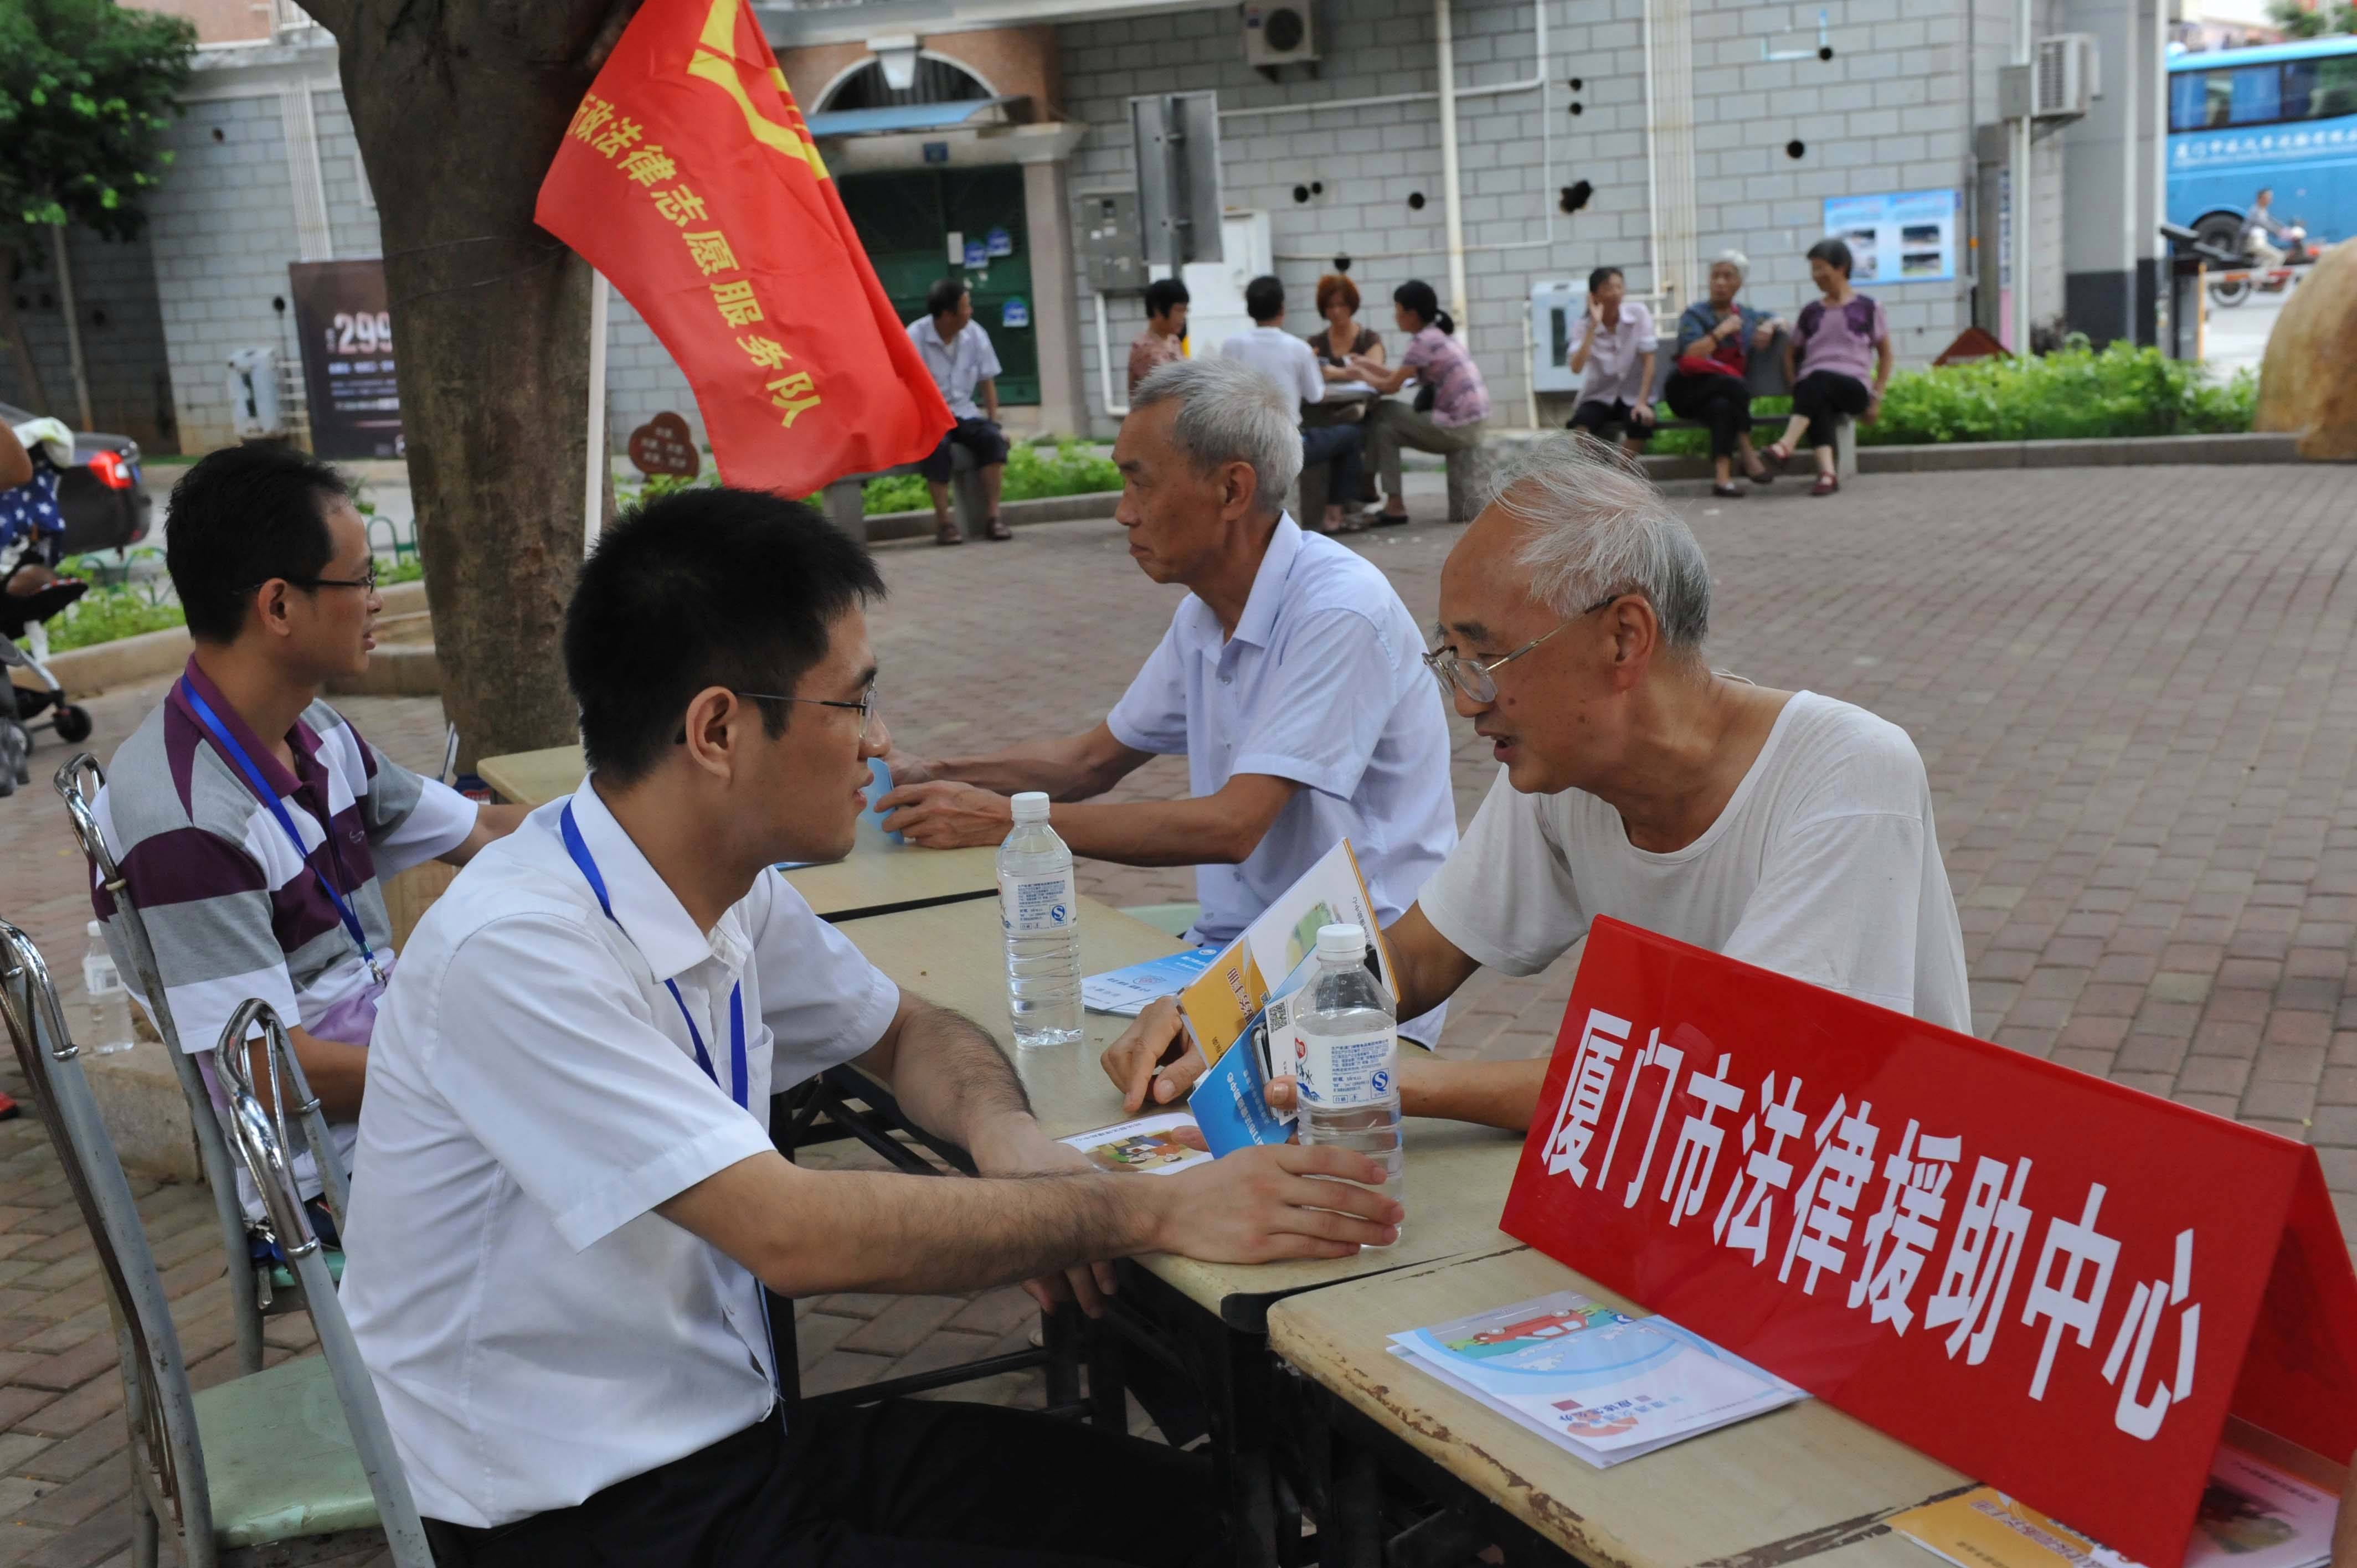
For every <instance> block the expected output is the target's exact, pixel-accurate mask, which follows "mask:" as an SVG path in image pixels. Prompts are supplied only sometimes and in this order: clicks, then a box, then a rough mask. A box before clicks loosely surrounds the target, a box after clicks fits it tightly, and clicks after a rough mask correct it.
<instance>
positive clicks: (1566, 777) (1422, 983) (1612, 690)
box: [1105, 436, 1972, 1127]
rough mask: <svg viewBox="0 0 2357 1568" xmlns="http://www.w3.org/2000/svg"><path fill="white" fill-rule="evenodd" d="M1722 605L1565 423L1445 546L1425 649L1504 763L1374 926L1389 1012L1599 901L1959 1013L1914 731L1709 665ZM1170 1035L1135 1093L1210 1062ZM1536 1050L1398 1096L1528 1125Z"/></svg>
mask: <svg viewBox="0 0 2357 1568" xmlns="http://www.w3.org/2000/svg"><path fill="white" fill-rule="evenodd" d="M1709 625H1710V572H1709V568H1708V566H1707V565H1706V563H1705V562H1704V560H1703V555H1702V550H1701V547H1700V546H1699V545H1697V544H1696V543H1695V540H1694V536H1693V535H1692V534H1691V533H1689V532H1687V531H1686V528H1685V525H1684V523H1683V522H1681V521H1679V520H1678V518H1677V515H1676V514H1675V513H1674V512H1673V511H1672V510H1670V508H1669V506H1668V504H1667V503H1666V502H1665V501H1664V500H1663V499H1662V496H1661V494H1660V492H1659V491H1657V490H1655V489H1653V487H1652V485H1651V484H1650V483H1648V482H1647V481H1646V480H1645V479H1644V478H1643V477H1642V476H1641V475H1639V474H1638V473H1636V472H1635V471H1634V470H1632V469H1631V468H1629V467H1625V466H1623V464H1622V463H1621V462H1620V460H1619V459H1618V458H1616V457H1615V456H1612V455H1611V454H1610V453H1609V452H1608V451H1606V450H1605V449H1604V448H1603V447H1601V446H1598V445H1597V444H1595V443H1593V442H1591V441H1587V440H1586V439H1584V438H1582V437H1577V436H1561V437H1557V438H1555V440H1552V441H1549V442H1546V443H1544V444H1542V445H1540V446H1536V447H1534V448H1533V449H1532V450H1531V451H1530V452H1528V453H1527V454H1526V455H1524V456H1521V457H1519V458H1517V459H1516V460H1514V462H1513V463H1512V466H1510V467H1509V468H1508V470H1507V472H1506V474H1505V475H1504V477H1503V479H1502V482H1501V485H1500V488H1499V490H1498V496H1497V499H1495V500H1493V501H1492V502H1491V505H1490V507H1489V508H1488V510H1485V511H1483V512H1482V513H1481V515H1480V517H1479V518H1477V519H1475V520H1474V522H1473V524H1472V526H1471V527H1469V529H1468V530H1467V531H1466V532H1465V536H1464V537H1463V538H1462V539H1461V540H1459V541H1458V544H1457V547H1456V549H1455V550H1453V551H1452V552H1450V553H1449V557H1448V564H1447V565H1446V566H1445V567H1444V568H1443V569H1442V573H1441V579H1440V625H1439V628H1438V629H1437V642H1438V646H1437V648H1435V649H1434V650H1431V652H1430V653H1429V654H1428V656H1427V660H1426V661H1427V663H1428V664H1429V665H1430V667H1431V668H1432V670H1433V671H1434V673H1435V674H1436V675H1437V676H1438V677H1439V678H1440V679H1441V680H1442V681H1443V682H1445V683H1446V684H1447V686H1448V691H1449V693H1450V696H1451V698H1452V700H1453V701H1454V703H1455V704H1456V707H1457V711H1458V714H1460V715H1462V716H1463V717H1465V718H1467V719H1469V720H1470V721H1472V725H1473V728H1474V730H1475V732H1476V733H1478V734H1479V735H1480V736H1482V737H1483V738H1484V739H1486V740H1488V741H1489V742H1490V745H1491V751H1492V753H1493V755H1495V757H1497V760H1498V762H1499V764H1500V768H1499V772H1498V776H1497V779H1496V781H1495V782H1494V783H1493V784H1492V785H1491V789H1490V794H1489V798H1488V799H1487V800H1484V801H1483V802H1482V803H1481V809H1480V811H1479V812H1478V813H1476V815H1475V817H1474V819H1473V825H1472V826H1471V827H1470V828H1469V829H1467V830H1466V833H1465V842H1464V843H1461V844H1459V845H1458V849H1457V852H1456V853H1455V854H1452V855H1450V856H1449V858H1448V864H1447V865H1444V866H1443V867H1442V868H1441V869H1440V872H1439V874H1438V875H1436V876H1435V877H1433V879H1432V880H1431V881H1430V882H1429V883H1427V884H1426V885H1425V886H1424V888H1423V890H1422V892H1421V893H1419V894H1418V895H1417V899H1416V903H1415V908H1411V909H1409V910H1408V911H1407V913H1406V914H1405V915H1404V916H1402V917H1401V918H1399V920H1398V921H1396V922H1395V923H1394V924H1392V925H1390V926H1388V927H1387V928H1386V929H1385V935H1386V936H1387V937H1388V938H1389V940H1390V944H1391V950H1392V958H1393V963H1394V972H1395V973H1396V975H1397V976H1398V979H1399V983H1400V993H1401V1002H1400V1010H1401V1012H1403V1013H1407V1012H1411V1011H1414V1010H1416V1009H1419V1008H1425V1007H1430V1006H1433V1005H1436V1004H1438V1003H1440V1002H1441V1001H1443V1000H1445V999H1446V998H1448V996H1449V995H1451V994H1453V993H1455V992H1456V990H1457V988H1458V986H1460V985H1462V984H1464V983H1465V982H1466V981H1467V980H1468V979H1469V978H1470V977H1471V976H1472V974H1473V972H1474V971H1476V970H1477V969H1480V968H1481V967H1483V966H1484V965H1487V966H1489V967H1491V968H1493V969H1498V970H1501V971H1503V972H1506V973H1508V974H1515V975H1529V974H1536V973H1537V972H1539V971H1541V970H1543V969H1544V968H1546V966H1547V965H1549V964H1550V963H1552V962H1554V961H1555V960H1556V959H1557V958H1559V957H1560V956H1562V955H1563V953H1564V952H1566V950H1568V949H1569V948H1570V947H1571V945H1572V944H1573V943H1574V942H1576V941H1578V940H1581V939H1582V938H1583V937H1584V936H1585V935H1586V934H1587V928H1588V923H1589V921H1591V920H1592V919H1594V918H1596V917H1597V916H1598V915H1609V916H1611V917H1612V918H1615V919H1620V920H1625V921H1627V922H1628V923H1630V924H1631V925H1634V926H1641V927H1642V928H1644V929H1648V930H1652V931H1658V932H1660V933H1662V934H1663V935H1664V936H1669V937H1674V938H1676V939H1678V940H1681V941H1685V942H1691V943H1693V944H1694V945H1695V946H1696V947H1703V948H1708V949H1711V950H1715V951H1717V952H1722V953H1725V954H1727V956H1728V957H1730V958H1738V959H1741V960H1743V961H1746V962H1748V963H1753V964H1757V965H1759V966H1760V967H1761V968H1763V969H1770V970H1774V971H1776V972H1779V973H1782V974H1788V975H1791V976H1792V977H1794V978H1795V979H1799V980H1805V981H1808V982H1810V983H1813V984H1817V985H1823V986H1825V987H1827V988H1828V989H1830V990H1834V991H1839V992H1842V993H1846V994H1847V995H1851V996H1856V997H1858V998H1860V999H1862V1000H1865V1001H1867V1002H1872V1003H1876V1004H1879V1005H1881V1006H1884V1007H1889V1008H1892V1009H1894V1010H1896V1011H1898V1012H1901V1013H1910V1014H1912V1015H1915V1016H1916V1017H1919V1018H1922V1019H1924V1020H1926V1021H1927V1022H1930V1023H1933V1024H1938V1025H1941V1026H1943V1027H1947V1028H1952V1029H1962V1030H1969V1029H1970V1028H1971V1027H1972V1008H1971V1005H1970V1004H1969V1001H1968V999H1967V996H1966V992H1965V984H1964V937H1963V932H1962V929H1961V928H1960V926H1959V924H1958V921H1957V918H1956V907H1955V900H1954V898H1953V896H1952V895H1951V894H1950V892H1949V889H1948V876H1947V872H1946V870H1945V868H1944V867H1943V865H1942V864H1941V861H1940V845H1939V841H1938V835H1937V833H1936V832H1935V831H1934V828H1933V823H1932V794H1931V787H1930V785H1929V783H1928V781H1927V780H1926V779H1925V777H1924V773H1923V763H1922V759H1921V757H1919V756H1918V755H1917V754H1916V750H1915V746H1914V743H1913V742H1912V741H1910V739H1909V738H1908V737H1907V734H1906V732H1905V731H1903V730H1901V729H1900V728H1899V727H1898V726H1897V725H1891V724H1889V723H1887V722H1885V721H1884V720H1882V719H1879V718H1877V717H1876V716H1875V715H1874V714H1869V713H1867V711H1866V710H1864V709H1863V708H1858V707H1854V706H1852V705H1850V704H1849V703H1842V702H1836V701H1835V700H1834V699H1832V698H1830V697H1823V696H1819V695H1817V694H1815V693H1810V692H1797V693H1796V692H1779V691H1771V690H1769V689H1767V688H1765V687H1760V686H1755V685H1753V684H1752V683H1751V682H1749V681H1746V680H1743V679H1742V678H1741V677H1739V676H1733V675H1727V674H1725V673H1722V672H1719V671H1714V670H1712V669H1711V667H1710V665H1709V663H1708V662H1707V660H1706V658H1705V656H1704V652H1703V643H1704V638H1705V636H1706V633H1707V632H1708V630H1709ZM1174 1036H1175V1020H1174V1019H1173V1018H1172V1016H1171V1015H1170V1014H1169V1011H1168V1007H1167V1006H1165V1005H1157V1008H1155V1009H1150V1010H1149V1011H1148V1013H1147V1014H1146V1015H1144V1016H1142V1017H1141V1018H1140V1019H1139V1021H1138V1024H1137V1026H1135V1028H1133V1029H1132V1030H1131V1031H1130V1032H1129V1033H1128V1034H1126V1035H1125V1036H1123V1038H1122V1039H1121V1040H1120V1041H1118V1042H1116V1043H1115V1044H1114V1047H1112V1048H1111V1049H1109V1050H1108V1051H1107V1052H1106V1053H1105V1069H1106V1070H1107V1072H1109V1073H1110V1074H1112V1075H1113V1078H1114V1081H1115V1082H1116V1083H1118V1084H1120V1085H1121V1086H1122V1088H1123V1090H1124V1092H1125V1094H1126V1096H1127V1097H1128V1100H1129V1102H1130V1103H1131V1104H1132V1105H1133V1106H1135V1105H1138V1104H1141V1103H1143V1102H1145V1101H1148V1100H1152V1101H1157V1102H1159V1101H1169V1100H1172V1099H1175V1098H1176V1097H1177V1096H1178V1094H1179V1092H1180V1091H1181V1090H1183V1089H1184V1088H1185V1086H1186V1085H1187V1084H1188V1083H1189V1082H1190V1081H1191V1079H1193V1077H1194V1076H1195V1074H1196V1073H1198V1072H1200V1064H1199V1063H1196V1062H1194V1061H1192V1060H1191V1059H1190V1060H1188V1061H1170V1062H1165V1060H1164V1058H1165V1057H1167V1056H1175V1055H1176V1052H1175V1051H1174V1049H1173V1046H1174V1043H1175V1041H1174ZM1545 1069H1546V1063H1545V1062H1544V1060H1537V1061H1527V1062H1455V1061H1448V1062H1444V1061H1433V1060H1426V1059H1422V1058H1417V1059H1412V1060H1411V1059H1403V1060H1402V1062H1401V1072H1400V1088H1401V1094H1402V1097H1403V1102H1404V1103H1405V1107H1406V1109H1407V1110H1408V1111H1409V1112H1411V1113H1413V1114H1420V1115H1439V1116H1455V1117H1459V1118H1461V1119H1464V1120H1468V1121H1479V1122H1491V1123H1493V1124H1496V1125H1501V1126H1510V1127H1520V1126H1523V1125H1526V1124H1527V1122H1528V1121H1529V1118H1530V1115H1531V1110H1532V1106H1533V1104H1534V1102H1535V1101H1536V1099H1537V1095H1538V1090H1539V1086H1540V1083H1541V1082H1542V1080H1543V1079H1544V1077H1545ZM1289 1092H1290V1086H1286V1090H1284V1091H1283V1093H1284V1094H1289ZM1281 1097H1282V1096H1280V1098H1281Z"/></svg>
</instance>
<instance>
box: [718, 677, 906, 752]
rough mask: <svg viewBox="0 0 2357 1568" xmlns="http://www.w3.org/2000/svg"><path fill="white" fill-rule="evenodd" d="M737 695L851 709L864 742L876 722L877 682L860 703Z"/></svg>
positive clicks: (768, 694) (869, 684)
mask: <svg viewBox="0 0 2357 1568" xmlns="http://www.w3.org/2000/svg"><path fill="white" fill-rule="evenodd" d="M737 695H738V696H740V697H750V698H752V699H753V700H754V701H755V702H757V703H809V704H810V705H811V706H813V707H814V708H849V709H851V710H852V711H853V712H855V713H856V714H858V715H859V738H860V739H862V740H866V738H867V729H868V726H869V725H873V724H874V723H875V722H876V709H877V697H876V682H873V681H870V682H867V690H866V691H865V692H862V693H859V701H857V702H856V703H846V702H843V701H841V700H839V699H837V698H834V697H788V696H784V695H782V694H780V693H776V692H738V693H737ZM680 738H681V739H682V740H685V739H686V738H687V737H686V736H684V735H683V736H681V737H680Z"/></svg>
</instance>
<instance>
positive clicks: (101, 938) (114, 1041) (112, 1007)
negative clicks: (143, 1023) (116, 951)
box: [81, 920, 131, 1057]
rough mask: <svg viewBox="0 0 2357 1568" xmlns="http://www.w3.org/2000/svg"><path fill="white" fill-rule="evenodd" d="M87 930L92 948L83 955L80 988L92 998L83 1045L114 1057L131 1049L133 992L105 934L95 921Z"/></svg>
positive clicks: (94, 1051)
mask: <svg viewBox="0 0 2357 1568" xmlns="http://www.w3.org/2000/svg"><path fill="white" fill-rule="evenodd" d="M88 929H89V934H90V947H89V949H88V950H86V951H85V952H83V954H82V955H81V989H82V993H83V994H84V995H85V996H87V997H89V998H90V1033H89V1034H88V1035H86V1036H83V1042H84V1048H85V1049H87V1050H89V1051H90V1052H91V1054H92V1055H95V1056H102V1057H111V1056H113V1054H114V1053H115V1052H117V1051H127V1050H129V1049H130V1048H131V993H130V992H129V991H128V990H126V989H124V984H123V976H122V974H121V973H120V972H117V970H116V969H115V967H114V955H113V953H111V952H109V951H108V950H107V948H106V933H105V932H103V931H102V930H100V929H98V922H97V921H96V920H92V921H91V922H90V924H89V928H88Z"/></svg>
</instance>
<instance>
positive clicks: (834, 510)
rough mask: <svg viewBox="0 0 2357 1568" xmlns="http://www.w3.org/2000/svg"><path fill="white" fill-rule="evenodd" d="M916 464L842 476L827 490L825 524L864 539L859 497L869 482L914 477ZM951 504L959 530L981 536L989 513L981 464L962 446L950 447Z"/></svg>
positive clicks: (863, 513)
mask: <svg viewBox="0 0 2357 1568" xmlns="http://www.w3.org/2000/svg"><path fill="white" fill-rule="evenodd" d="M917 470H918V465H916V464H914V463H902V464H900V465H899V467H891V468H878V469H877V470H876V471H875V472H874V473H872V474H845V476H844V477H843V478H839V479H837V480H835V481H834V483H833V484H830V485H828V486H827V487H826V499H825V502H824V510H825V511H826V516H827V521H830V522H832V523H834V526H835V527H837V528H839V529H841V530H843V532H845V533H847V534H849V535H851V537H852V538H854V539H862V540H864V539H866V537H867V509H866V501H865V499H864V498H863V496H862V494H861V492H862V490H863V489H864V488H865V487H866V483H867V481H868V480H870V479H880V478H885V477H886V476H888V475H894V474H913V473H915V472H917ZM950 504H951V506H952V508H954V509H955V515H956V517H957V521H958V527H959V528H961V529H963V530H964V532H965V536H966V537H967V538H968V539H979V538H981V537H982V531H983V526H984V524H985V523H986V522H988V521H989V520H990V510H989V507H988V505H987V503H986V502H985V500H984V499H983V494H982V465H981V464H979V463H977V462H975V461H974V454H973V453H972V452H969V451H968V450H966V449H965V448H964V447H963V446H959V445H957V444H955V443H954V442H953V443H952V444H951V446H950Z"/></svg>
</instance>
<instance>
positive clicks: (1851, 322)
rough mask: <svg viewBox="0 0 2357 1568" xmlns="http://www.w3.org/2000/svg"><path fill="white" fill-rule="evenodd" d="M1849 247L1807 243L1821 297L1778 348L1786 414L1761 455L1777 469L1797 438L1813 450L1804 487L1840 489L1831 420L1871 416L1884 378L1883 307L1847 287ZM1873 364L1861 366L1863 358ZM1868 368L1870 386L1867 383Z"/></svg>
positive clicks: (1819, 491) (1823, 492) (1886, 335)
mask: <svg viewBox="0 0 2357 1568" xmlns="http://www.w3.org/2000/svg"><path fill="white" fill-rule="evenodd" d="M1849 268H1850V256H1849V247H1848V246H1847V245H1845V244H1843V243H1842V242H1840V241H1839V240H1820V241H1818V242H1816V243H1815V244H1813V245H1812V246H1810V247H1809V277H1810V278H1811V280H1812V281H1813V282H1814V283H1815V284H1816V285H1817V290H1818V292H1819V293H1820V294H1822V295H1824V298H1822V299H1814V300H1811V301H1810V302H1809V303H1808V305H1806V306H1803V308H1802V311H1801V319H1800V320H1799V321H1798V322H1797V323H1795V324H1794V326H1793V328H1792V341H1791V342H1789V343H1787V344H1786V345H1785V347H1784V375H1785V377H1786V379H1787V380H1789V381H1791V382H1792V423H1791V424H1787V425H1786V426H1785V427H1784V436H1783V439H1782V440H1781V441H1779V442H1777V443H1776V445H1774V446H1770V447H1769V448H1768V450H1767V451H1766V452H1764V453H1762V454H1760V456H1763V457H1765V458H1766V459H1767V460H1768V463H1769V465H1770V467H1782V466H1783V465H1784V463H1785V462H1786V461H1787V460H1788V459H1790V458H1791V456H1792V451H1793V448H1795V447H1796V446H1799V445H1800V444H1801V440H1802V437H1803V436H1806V437H1807V438H1808V442H1809V445H1810V446H1813V447H1814V448H1815V449H1816V460H1817V482H1816V486H1815V488H1813V489H1811V490H1810V491H1809V493H1810V494H1811V495H1813V496H1829V495H1831V494H1833V493H1834V492H1835V490H1837V489H1841V480H1840V479H1838V478H1835V475H1834V424H1835V420H1836V419H1837V418H1839V417H1840V416H1841V415H1843V414H1849V415H1851V416H1853V417H1856V418H1858V419H1863V420H1867V421H1869V422H1871V421H1872V420H1873V418H1874V416H1875V414H1876V413H1878V412H1880V411H1881V408H1882V389H1883V388H1884V387H1885V386H1887V385H1889V381H1890V325H1889V322H1888V321H1886V320H1885V319H1884V318H1883V314H1882V306H1880V305H1879V304H1878V303H1877V302H1875V301H1874V300H1871V299H1868V298H1867V297H1866V295H1862V294H1860V293H1858V292H1857V290H1856V289H1854V288H1852V287H1850V285H1849ZM1869 360H1870V361H1871V363H1872V370H1871V371H1870V372H1869V371H1868V368H1867V366H1868V361H1869ZM1869 373H1871V374H1872V376H1873V377H1874V384H1873V385H1872V386H1871V387H1869V386H1867V375H1868V374H1869Z"/></svg>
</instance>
